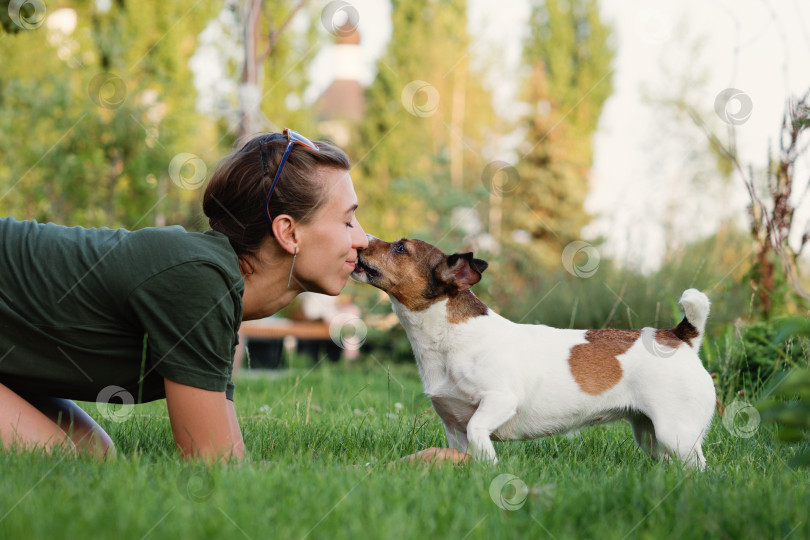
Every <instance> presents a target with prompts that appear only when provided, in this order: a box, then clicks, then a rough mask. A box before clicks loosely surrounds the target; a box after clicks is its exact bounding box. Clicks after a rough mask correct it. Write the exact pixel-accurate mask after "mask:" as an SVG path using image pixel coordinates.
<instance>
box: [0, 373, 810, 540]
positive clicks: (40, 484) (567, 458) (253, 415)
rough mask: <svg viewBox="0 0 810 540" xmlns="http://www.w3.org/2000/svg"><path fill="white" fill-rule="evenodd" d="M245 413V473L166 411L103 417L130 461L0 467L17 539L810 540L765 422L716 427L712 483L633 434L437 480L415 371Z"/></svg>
mask: <svg viewBox="0 0 810 540" xmlns="http://www.w3.org/2000/svg"><path fill="white" fill-rule="evenodd" d="M86 405H87V410H88V411H90V412H91V414H93V415H94V417H96V418H99V414H98V411H97V410H96V407H95V405H94V404H86ZM236 405H237V411H238V413H239V415H240V421H241V424H242V430H243V432H244V436H245V443H246V445H247V448H248V452H249V454H250V461H249V462H247V463H244V464H241V465H228V466H216V467H212V468H210V469H207V470H206V469H204V468H202V467H200V466H192V465H186V464H183V463H181V462H180V460H179V459H178V457H177V456H176V454H175V452H174V448H173V442H172V439H171V432H170V428H169V422H168V418H167V415H166V411H165V405H164V403H163V402H158V403H154V404H147V405H142V406H138V407H135V409H134V410H133V411H132V414H131V415H130V416H126V417H125V419H124V421H122V422H114V421H111V420H109V419H106V418H100V422H101V423H102V425H103V426H104V427H105V429H107V430H108V432H109V433H110V435H111V436H112V437H113V439H114V440H115V441H116V444H117V446H118V451H119V457H118V458H117V459H115V460H112V461H109V462H106V463H97V462H94V461H92V460H91V459H89V458H78V459H77V458H74V457H70V456H65V455H51V456H44V457H43V456H41V455H34V454H30V453H29V454H21V455H11V454H0V474H2V490H0V538H2V539H18V538H19V539H28V538H48V539H53V538H95V537H99V538H134V539H141V538H149V539H158V538H169V539H172V540H180V539H185V538H242V537H246V538H253V539H259V538H330V539H331V538H361V539H365V538H369V539H370V538H416V537H419V538H434V537H441V538H457V539H462V538H523V537H531V538H545V537H548V538H558V539H562V538H600V539H602V538H655V539H659V538H699V537H716V538H757V539H760V538H777V539H782V538H786V537H790V538H807V537H808V536H810V523H808V508H810V488H808V481H809V480H810V473H808V471H806V470H792V469H790V468H788V467H787V465H786V464H785V462H786V461H788V460H789V459H790V458H791V456H792V455H793V451H794V450H793V449H791V448H790V447H784V446H781V445H778V444H775V443H773V442H772V435H771V433H770V432H769V430H768V429H766V428H765V427H760V428H758V429H757V430H756V431H755V432H754V434H753V436H752V437H750V438H743V437H739V436H735V435H733V434H732V433H730V432H729V431H728V430H726V429H725V428H724V426H723V422H722V421H721V419H720V418H716V419H715V423H714V427H713V429H712V431H711V434H710V436H709V438H708V441H707V445H706V447H705V449H704V452H705V454H706V458H707V461H708V463H709V469H708V470H707V471H706V472H705V473H702V474H701V473H695V472H691V471H684V470H682V469H681V468H680V467H679V466H677V465H670V464H666V463H655V462H652V461H650V460H649V458H647V457H646V456H645V455H644V454H642V453H641V451H640V450H638V449H637V448H636V447H635V446H634V443H633V439H632V434H631V431H630V429H629V427H628V426H626V425H625V424H614V425H612V426H605V427H596V428H591V429H589V430H585V431H583V432H582V434H580V435H578V436H576V437H571V438H568V437H553V438H548V439H544V440H539V441H534V442H512V443H496V449H497V451H498V454H499V457H500V460H501V461H500V462H499V464H498V465H497V466H487V465H482V464H473V465H471V466H467V467H459V466H453V465H445V466H442V467H434V468H431V467H427V466H405V465H400V464H396V460H397V458H398V457H399V456H402V455H406V454H409V453H412V452H414V451H416V450H419V449H421V448H425V447H429V446H442V445H444V431H443V429H442V427H441V424H440V422H439V421H438V418H437V417H436V415H435V413H433V411H432V409H431V408H430V404H429V402H428V400H427V399H426V398H425V397H424V396H423V395H422V387H421V383H420V382H419V378H418V376H417V374H416V369H415V367H414V366H413V365H405V366H403V365H396V366H391V367H390V371H389V368H388V367H387V366H385V367H384V366H382V365H380V364H379V363H378V361H377V360H374V359H369V360H367V361H366V362H365V363H359V364H338V365H324V366H320V367H318V368H316V369H314V370H310V369H309V368H308V367H304V368H298V369H291V370H286V371H283V372H276V373H273V374H272V375H267V374H257V373H253V374H250V375H249V376H246V377H242V378H240V379H239V380H238V381H237V391H236ZM367 463H370V465H368V466H366V464H367ZM392 463H394V464H392ZM503 474H509V475H513V476H514V477H516V478H512V477H503V476H501V475H503ZM510 480H511V481H510ZM524 485H525V487H526V489H527V490H528V495H524V491H523V486H524ZM499 486H503V487H502V489H499ZM491 491H493V492H494V498H493V496H492V494H491V493H490V492H491ZM496 501H497V503H498V504H496ZM502 507H504V508H502ZM510 507H511V508H513V509H512V510H510V509H508V508H510Z"/></svg>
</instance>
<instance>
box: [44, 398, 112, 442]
mask: <svg viewBox="0 0 810 540" xmlns="http://www.w3.org/2000/svg"><path fill="white" fill-rule="evenodd" d="M30 401H31V404H32V405H33V406H34V407H36V408H37V409H38V410H39V411H40V412H42V414H44V415H45V416H47V417H48V418H49V419H50V420H51V421H53V422H54V423H55V424H57V425H58V426H59V427H60V429H62V430H63V431H64V432H65V433H66V434H67V436H68V437H69V438H70V440H71V441H72V442H73V444H75V445H76V448H77V449H78V450H80V451H86V452H89V453H91V454H92V455H94V456H99V457H102V456H105V455H109V456H114V455H115V445H114V444H113V441H112V439H111V438H110V436H109V435H108V434H107V432H106V431H104V429H103V428H102V427H101V426H100V425H98V424H97V423H96V421H95V420H93V419H92V418H91V417H90V415H89V414H87V413H86V412H84V410H83V409H82V408H81V407H79V406H78V405H76V404H75V403H74V402H73V401H71V400H69V399H64V398H53V397H46V396H37V397H31V398H30Z"/></svg>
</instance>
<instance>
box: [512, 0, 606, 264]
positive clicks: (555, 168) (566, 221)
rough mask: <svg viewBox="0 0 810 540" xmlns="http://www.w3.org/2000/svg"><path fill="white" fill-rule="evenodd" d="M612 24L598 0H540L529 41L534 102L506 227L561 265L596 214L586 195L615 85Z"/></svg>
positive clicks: (527, 90)
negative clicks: (525, 234)
mask: <svg viewBox="0 0 810 540" xmlns="http://www.w3.org/2000/svg"><path fill="white" fill-rule="evenodd" d="M613 55H614V53H613V50H612V47H611V45H610V29H609V28H608V27H607V26H606V25H605V24H604V23H603V22H602V21H601V20H600V18H599V10H598V3H597V1H596V0H545V1H543V2H535V3H534V6H533V8H532V14H531V20H530V23H529V36H528V38H527V40H526V42H525V45H524V52H523V58H524V64H526V65H528V66H529V67H530V68H531V70H530V73H531V75H530V77H529V79H528V80H527V81H526V83H525V87H524V96H525V100H526V101H527V102H528V104H529V105H530V107H529V113H528V114H527V115H526V116H525V117H524V118H523V120H522V122H521V124H522V126H523V127H524V129H525V131H526V138H525V142H524V143H523V144H522V145H521V146H520V147H519V149H518V151H519V154H520V161H519V163H518V165H517V170H518V173H519V176H520V181H519V182H518V183H517V185H516V186H515V189H514V191H513V192H511V193H510V196H508V197H506V198H505V199H504V202H503V203H504V216H505V217H504V229H505V230H506V231H509V230H515V229H522V230H525V231H528V233H529V234H530V242H529V251H530V256H531V258H532V259H533V260H535V261H536V262H539V263H541V264H543V265H545V266H557V265H559V263H560V255H561V253H562V250H563V249H564V248H565V246H566V245H568V244H569V243H570V242H572V241H574V240H576V239H578V238H579V237H580V231H581V229H582V227H583V226H584V225H586V224H587V223H588V221H589V216H588V215H587V213H586V212H585V209H584V202H585V196H586V195H587V192H588V173H589V170H590V167H591V165H592V162H593V147H592V140H591V138H592V136H593V133H594V131H595V130H596V127H597V124H598V121H599V116H600V114H601V112H602V106H603V104H604V102H605V100H606V99H607V98H608V96H609V95H610V93H611V91H612V83H611V79H612V77H611V76H612V68H611V62H612V59H613Z"/></svg>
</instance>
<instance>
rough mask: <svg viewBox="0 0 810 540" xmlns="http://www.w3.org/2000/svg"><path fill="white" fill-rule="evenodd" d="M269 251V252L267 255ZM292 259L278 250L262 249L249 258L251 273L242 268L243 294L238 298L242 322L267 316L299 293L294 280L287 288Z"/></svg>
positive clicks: (243, 266) (246, 267) (248, 268)
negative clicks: (240, 300) (240, 302)
mask: <svg viewBox="0 0 810 540" xmlns="http://www.w3.org/2000/svg"><path fill="white" fill-rule="evenodd" d="M271 251H272V253H270V252H271ZM292 261H293V257H292V256H291V255H290V254H289V253H287V252H286V251H284V250H282V249H280V248H279V249H266V250H265V249H264V248H263V249H262V251H260V252H259V253H258V254H257V257H255V258H253V259H251V263H252V266H253V268H252V271H251V269H250V267H249V266H248V265H246V264H242V265H240V267H242V268H241V269H242V277H243V278H244V280H245V292H244V294H243V295H242V320H245V321H250V320H254V319H261V318H264V317H269V316H270V315H273V314H275V313H277V312H278V311H279V310H280V309H281V308H283V307H285V306H286V305H287V304H289V303H290V302H292V301H293V300H294V299H295V297H296V296H298V294H299V293H301V292H303V291H301V289H300V287H299V286H298V284H297V283H296V282H295V280H293V281H292V283H290V287H289V288H287V281H288V279H289V276H290V267H291V266H292Z"/></svg>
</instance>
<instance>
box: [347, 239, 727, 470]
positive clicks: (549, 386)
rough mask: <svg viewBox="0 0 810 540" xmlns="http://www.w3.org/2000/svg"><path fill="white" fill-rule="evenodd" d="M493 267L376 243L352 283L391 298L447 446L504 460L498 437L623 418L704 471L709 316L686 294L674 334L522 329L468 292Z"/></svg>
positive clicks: (650, 441) (699, 298) (650, 442)
mask: <svg viewBox="0 0 810 540" xmlns="http://www.w3.org/2000/svg"><path fill="white" fill-rule="evenodd" d="M486 268H487V263H486V262H484V261H482V260H480V259H475V258H473V256H472V253H465V254H454V255H450V256H448V255H445V254H444V253H442V252H441V251H440V250H439V249H437V248H436V247H434V246H432V245H430V244H427V243H425V242H422V241H419V240H407V239H402V240H398V241H396V242H393V243H388V242H384V241H382V240H379V239H377V238H373V237H369V246H368V248H367V249H365V250H363V251H362V252H361V253H360V255H359V258H358V264H357V268H356V269H355V271H354V273H353V274H352V277H353V278H354V279H355V280H356V281H360V282H363V283H369V284H371V285H373V286H375V287H377V288H379V289H382V290H383V291H385V292H387V293H388V294H389V296H390V298H391V302H392V304H393V307H394V312H395V313H396V314H397V316H398V317H399V320H400V322H401V323H402V325H403V326H404V328H405V331H406V332H407V334H408V338H409V340H410V342H411V346H412V347H413V351H414V356H415V357H416V363H417V366H418V367H419V374H420V376H421V378H422V383H423V384H424V387H425V393H426V394H427V395H428V397H430V400H431V402H432V403H433V407H434V408H435V409H436V412H437V413H438V414H439V416H440V417H441V419H442V421H443V422H444V426H445V430H446V433H447V441H448V444H449V446H450V447H452V448H457V449H458V450H460V451H461V452H467V453H469V454H471V455H472V456H473V457H474V458H476V459H487V460H490V461H492V462H497V457H496V454H495V448H494V446H493V445H492V442H491V440H527V439H534V438H537V437H541V436H547V435H553V434H558V433H565V432H567V431H571V430H575V429H577V428H580V427H583V426H589V425H594V424H599V423H604V422H610V421H613V420H618V419H624V420H627V421H628V422H629V423H630V425H631V426H632V428H633V434H634V437H635V440H636V443H637V444H638V445H639V446H640V447H641V448H642V449H644V451H646V452H647V453H648V454H650V455H651V456H653V457H654V458H656V457H658V456H659V455H663V456H664V457H668V458H677V459H681V460H683V461H684V462H685V463H687V464H688V465H691V466H694V467H697V468H700V469H703V468H704V466H705V459H704V457H703V452H702V450H701V444H702V442H703V438H704V437H705V435H706V432H707V430H708V429H709V426H710V424H711V421H712V417H713V416H714V407H715V391H714V384H713V382H712V378H711V376H710V375H709V373H708V372H707V371H706V369H705V368H704V367H703V364H702V363H701V361H700V358H699V357H698V350H699V349H700V345H701V341H702V339H703V329H704V326H705V324H706V318H707V317H708V315H709V300H708V298H706V295H704V294H703V293H701V292H699V291H697V290H695V289H689V290H687V291H685V292H684V293H683V296H682V297H681V300H680V303H681V305H682V306H683V308H684V311H685V317H684V319H683V320H682V321H681V323H680V324H679V325H678V326H677V327H676V328H674V329H672V330H655V329H653V328H644V329H641V330H563V329H558V328H551V327H549V326H545V325H528V324H516V323H514V322H511V321H509V320H507V319H505V318H503V317H501V316H499V315H498V314H497V313H495V312H494V311H492V310H491V309H489V308H488V307H487V306H486V305H485V304H484V303H483V302H481V300H479V299H478V298H477V297H476V296H475V295H474V294H473V293H472V291H471V290H469V289H470V287H471V286H472V285H474V284H475V283H477V282H478V281H479V280H480V279H481V273H482V272H483V271H484V270H485V269H486Z"/></svg>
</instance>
